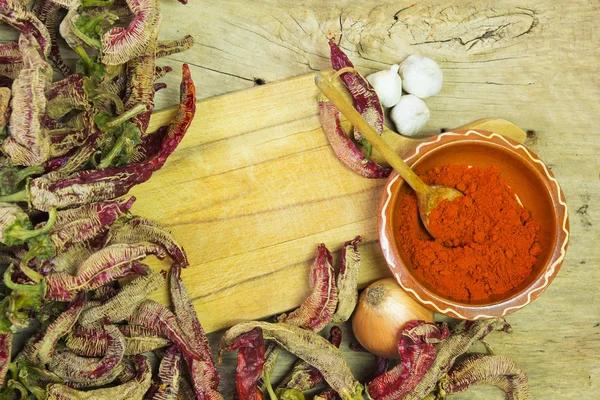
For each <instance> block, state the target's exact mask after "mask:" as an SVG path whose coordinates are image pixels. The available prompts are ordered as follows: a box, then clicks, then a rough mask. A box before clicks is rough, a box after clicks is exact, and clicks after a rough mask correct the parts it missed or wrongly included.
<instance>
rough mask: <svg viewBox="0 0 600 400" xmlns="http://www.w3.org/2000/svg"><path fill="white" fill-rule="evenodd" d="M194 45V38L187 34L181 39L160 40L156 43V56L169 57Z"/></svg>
mask: <svg viewBox="0 0 600 400" xmlns="http://www.w3.org/2000/svg"><path fill="white" fill-rule="evenodd" d="M192 46H194V38H193V37H192V35H187V36H186V37H184V38H183V39H179V40H159V41H158V43H156V50H155V57H156V58H161V57H168V56H172V55H173V54H177V53H181V52H184V51H186V50H189V49H191V48H192Z"/></svg>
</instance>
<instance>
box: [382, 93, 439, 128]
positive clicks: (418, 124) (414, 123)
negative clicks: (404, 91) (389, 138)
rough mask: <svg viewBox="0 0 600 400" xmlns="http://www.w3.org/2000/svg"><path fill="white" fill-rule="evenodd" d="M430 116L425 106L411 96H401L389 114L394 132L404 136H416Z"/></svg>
mask: <svg viewBox="0 0 600 400" xmlns="http://www.w3.org/2000/svg"><path fill="white" fill-rule="evenodd" d="M430 116H431V114H430V112H429V108H428V107H427V104H425V102H424V101H423V100H421V99H420V98H418V97H417V96H415V95H412V94H408V95H406V96H402V97H401V98H400V101H399V102H398V104H396V105H395V106H394V108H392V112H391V113H390V117H391V119H392V121H394V124H395V125H396V130H397V131H398V132H399V133H401V134H402V135H405V136H413V135H415V134H417V133H418V132H419V131H420V130H421V129H423V127H424V126H425V124H427V121H429V117H430Z"/></svg>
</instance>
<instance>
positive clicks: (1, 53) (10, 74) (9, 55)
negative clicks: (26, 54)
mask: <svg viewBox="0 0 600 400" xmlns="http://www.w3.org/2000/svg"><path fill="white" fill-rule="evenodd" d="M21 68H23V57H22V56H21V53H20V52H19V42H18V41H13V42H8V43H2V44H0V75H2V76H4V77H6V78H10V79H15V78H16V77H17V76H19V73H20V72H21ZM11 86H12V84H11ZM5 89H8V87H7V88H5ZM9 92H10V89H9Z"/></svg>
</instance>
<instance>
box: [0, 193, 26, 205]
mask: <svg viewBox="0 0 600 400" xmlns="http://www.w3.org/2000/svg"><path fill="white" fill-rule="evenodd" d="M27 200H29V199H28V198H27V190H21V191H20V192H17V193H13V194H8V195H6V196H0V202H4V203H19V202H27Z"/></svg>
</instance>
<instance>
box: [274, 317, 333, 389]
mask: <svg viewBox="0 0 600 400" xmlns="http://www.w3.org/2000/svg"><path fill="white" fill-rule="evenodd" d="M329 342H331V344H333V345H334V346H335V347H337V348H339V347H340V343H341V342H342V330H341V329H340V327H339V326H333V327H332V328H331V330H330V331H329ZM323 382H324V379H323V375H321V373H320V372H319V371H318V370H317V369H316V368H315V367H313V366H312V365H309V364H308V363H307V362H306V361H304V360H297V361H296V363H295V364H294V366H293V367H292V370H291V371H290V372H289V373H288V374H287V375H286V377H285V378H283V380H282V381H281V383H280V384H279V385H278V388H287V389H296V390H300V391H302V392H303V391H306V390H310V389H313V388H315V387H316V386H317V385H319V384H321V383H323Z"/></svg>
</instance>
